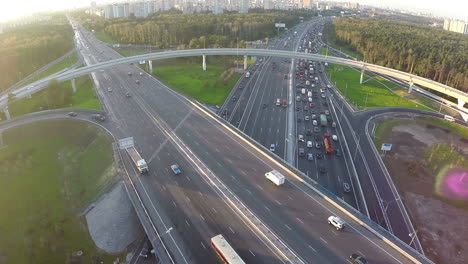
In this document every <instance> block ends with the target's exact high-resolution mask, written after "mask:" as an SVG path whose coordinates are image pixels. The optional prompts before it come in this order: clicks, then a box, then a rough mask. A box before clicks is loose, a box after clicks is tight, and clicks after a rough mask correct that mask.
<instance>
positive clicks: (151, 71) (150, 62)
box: [148, 60, 153, 74]
mask: <svg viewBox="0 0 468 264" xmlns="http://www.w3.org/2000/svg"><path fill="white" fill-rule="evenodd" d="M148 65H149V74H153V61H152V60H148Z"/></svg>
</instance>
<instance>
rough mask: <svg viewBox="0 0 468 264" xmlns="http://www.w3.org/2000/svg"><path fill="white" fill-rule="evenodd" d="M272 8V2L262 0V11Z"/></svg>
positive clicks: (270, 0) (271, 0)
mask: <svg viewBox="0 0 468 264" xmlns="http://www.w3.org/2000/svg"><path fill="white" fill-rule="evenodd" d="M273 8H274V5H273V0H263V9H266V10H268V9H273Z"/></svg>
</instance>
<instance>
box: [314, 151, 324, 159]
mask: <svg viewBox="0 0 468 264" xmlns="http://www.w3.org/2000/svg"><path fill="white" fill-rule="evenodd" d="M315 156H316V157H317V159H322V158H323V154H322V153H320V152H319V153H317V154H316V155H315Z"/></svg>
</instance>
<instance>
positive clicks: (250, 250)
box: [249, 249, 255, 257]
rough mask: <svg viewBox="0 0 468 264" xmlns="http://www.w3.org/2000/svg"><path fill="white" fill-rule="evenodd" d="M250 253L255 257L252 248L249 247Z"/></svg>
mask: <svg viewBox="0 0 468 264" xmlns="http://www.w3.org/2000/svg"><path fill="white" fill-rule="evenodd" d="M249 252H250V254H252V256H254V257H255V254H254V253H253V252H252V250H250V249H249Z"/></svg>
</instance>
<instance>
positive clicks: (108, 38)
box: [95, 31, 119, 44]
mask: <svg viewBox="0 0 468 264" xmlns="http://www.w3.org/2000/svg"><path fill="white" fill-rule="evenodd" d="M95 36H96V38H97V39H99V40H100V41H102V42H106V43H109V44H118V43H119V42H118V41H117V40H115V39H113V38H112V37H111V36H109V35H107V34H106V33H104V32H100V31H96V33H95Z"/></svg>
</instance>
